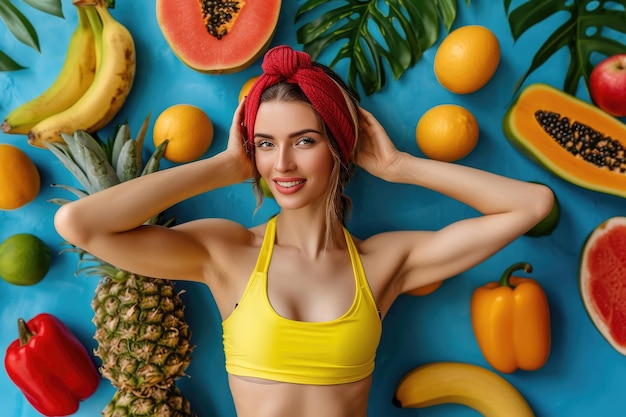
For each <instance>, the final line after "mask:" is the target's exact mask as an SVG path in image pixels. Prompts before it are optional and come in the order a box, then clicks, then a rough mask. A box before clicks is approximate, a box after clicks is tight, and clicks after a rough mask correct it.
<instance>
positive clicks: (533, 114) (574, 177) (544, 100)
mask: <svg viewBox="0 0 626 417" xmlns="http://www.w3.org/2000/svg"><path fill="white" fill-rule="evenodd" d="M537 112H543V113H542V114H541V115H542V117H546V115H549V114H550V113H553V114H556V115H558V117H557V119H556V121H557V122H560V123H563V124H564V123H567V124H568V125H569V128H570V130H571V131H570V132H569V134H573V133H572V132H573V131H574V130H575V128H573V127H572V126H574V123H575V122H576V123H577V124H579V125H582V126H583V128H584V129H587V130H586V132H587V136H591V135H592V134H594V133H597V134H600V135H601V136H602V137H603V138H602V139H604V140H599V141H597V143H595V144H594V147H595V149H596V151H597V153H606V154H609V155H610V157H611V158H614V159H615V158H617V159H618V161H617V167H616V166H615V164H614V166H612V168H611V169H610V168H608V167H607V164H605V163H603V162H597V161H596V162H594V160H593V158H588V160H586V159H584V157H583V155H582V154H580V153H577V152H575V151H574V152H571V151H570V150H567V149H566V147H564V146H563V145H562V144H560V143H559V140H557V139H555V138H553V137H551V136H550V133H549V131H550V128H547V129H544V126H542V125H541V123H540V121H539V120H538V119H537ZM552 117H554V116H552ZM564 117H565V118H567V119H566V120H565V121H564V120H563V119H562V118H564ZM554 121H555V120H554V119H553V120H552V122H554ZM543 122H544V125H545V124H546V123H545V119H544V120H543ZM562 126H563V125H562ZM502 127H503V131H504V134H505V136H506V138H507V139H508V140H509V142H511V144H512V145H513V146H514V147H515V148H517V149H518V150H519V151H520V152H522V153H523V154H524V155H526V156H527V157H529V158H530V159H531V160H533V161H534V162H536V163H538V164H539V165H540V166H542V167H543V168H544V169H546V170H548V171H549V172H551V173H553V174H554V175H557V176H558V177H560V178H562V179H564V180H566V181H569V182H571V183H572V184H575V185H578V186H580V187H583V188H587V189H590V190H594V191H598V192H602V193H607V194H613V195H617V196H620V197H626V173H625V172H624V171H626V164H623V162H624V155H623V149H624V148H626V125H624V124H623V123H622V122H621V121H620V120H618V119H617V118H615V117H613V116H611V115H609V114H608V113H606V112H604V111H603V110H601V109H599V108H597V107H596V106H594V105H592V104H589V103H587V102H585V101H583V100H581V99H579V98H576V97H574V96H572V95H570V94H567V93H565V92H563V91H560V90H558V89H556V88H554V87H552V86H549V85H547V84H541V83H537V84H530V85H529V86H527V87H526V88H524V90H523V91H522V92H521V93H520V95H519V96H518V97H517V99H516V100H515V102H514V103H513V104H512V105H511V107H510V108H509V109H508V110H507V112H506V114H505V116H504V118H503V121H502ZM584 129H583V130H584ZM590 132H591V133H590ZM575 135H576V139H577V140H579V139H580V138H579V135H580V133H575ZM583 136H585V135H583ZM593 140H594V141H596V140H597V138H595V139H593ZM596 151H594V152H596ZM620 152H622V153H620ZM620 158H621V159H620Z"/></svg>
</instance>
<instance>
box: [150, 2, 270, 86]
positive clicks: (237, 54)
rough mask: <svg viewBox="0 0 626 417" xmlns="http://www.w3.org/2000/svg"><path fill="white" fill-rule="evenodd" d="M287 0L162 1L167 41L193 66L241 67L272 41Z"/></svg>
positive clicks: (159, 9)
mask: <svg viewBox="0 0 626 417" xmlns="http://www.w3.org/2000/svg"><path fill="white" fill-rule="evenodd" d="M280 7H281V0H232V1H229V2H221V1H212V0H157V2H156V17H157V22H158V24H159V28H160V29H161V32H162V33H163V36H164V37H165V40H166V41H167V43H168V44H169V45H170V47H171V48H172V51H173V52H174V54H176V56H177V57H178V58H179V59H180V60H181V61H182V62H183V63H185V64H186V65H187V66H189V67H190V68H192V69H194V70H196V71H199V72H203V73H207V74H227V73H234V72H239V71H242V70H244V69H246V68H247V67H249V66H250V65H251V64H252V63H253V62H255V61H256V60H258V59H259V58H260V57H261V56H262V55H263V54H264V53H265V51H267V49H268V48H269V46H270V43H271V41H272V38H273V37H274V33H275V31H276V26H277V24H278V17H279V14H280Z"/></svg>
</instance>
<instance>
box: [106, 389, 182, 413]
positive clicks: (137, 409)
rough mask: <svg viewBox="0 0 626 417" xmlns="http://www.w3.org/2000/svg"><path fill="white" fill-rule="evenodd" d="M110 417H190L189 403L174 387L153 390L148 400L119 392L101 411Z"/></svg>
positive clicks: (130, 393) (125, 392)
mask: <svg viewBox="0 0 626 417" xmlns="http://www.w3.org/2000/svg"><path fill="white" fill-rule="evenodd" d="M103 415H105V416H110V417H126V416H172V417H185V416H189V415H191V411H190V407H189V402H188V401H187V400H186V399H185V397H184V396H183V395H182V393H181V392H180V390H179V389H178V388H177V387H176V385H172V386H170V387H169V388H167V389H160V388H155V389H153V392H152V395H151V396H150V397H148V398H143V397H138V396H137V395H135V394H134V393H133V392H130V391H125V390H119V391H117V392H116V393H115V395H113V399H112V400H111V402H110V403H109V404H108V405H107V407H106V408H105V409H104V411H103Z"/></svg>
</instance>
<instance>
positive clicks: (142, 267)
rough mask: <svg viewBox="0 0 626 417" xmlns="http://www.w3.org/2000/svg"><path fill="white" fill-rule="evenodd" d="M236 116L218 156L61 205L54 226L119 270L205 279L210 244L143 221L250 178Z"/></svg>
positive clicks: (189, 231)
mask: <svg viewBox="0 0 626 417" xmlns="http://www.w3.org/2000/svg"><path fill="white" fill-rule="evenodd" d="M241 109H242V106H241V105H240V106H239V107H238V108H237V111H236V112H235V116H234V118H233V123H232V126H231V130H230V137H229V142H228V146H227V149H226V150H224V151H223V152H221V153H219V154H217V155H215V156H214V157H211V158H207V159H203V160H199V161H195V162H191V163H188V164H184V165H179V166H177V167H174V168H170V169H166V170H163V171H158V172H155V173H152V174H150V175H146V176H143V177H138V178H136V179H133V180H131V181H126V182H123V183H121V184H119V185H116V186H114V187H111V188H108V189H106V190H103V191H100V192H98V193H95V194H93V195H90V196H88V197H85V198H82V199H79V200H77V201H74V202H71V203H67V204H65V205H63V206H62V207H61V208H60V209H59V210H58V211H57V213H56V215H55V219H54V224H55V227H56V229H57V231H58V233H59V234H60V235H61V236H62V237H63V238H65V239H66V240H67V241H68V242H70V243H72V244H73V245H76V246H78V247H80V248H82V249H83V250H86V251H87V252H89V253H91V254H92V255H94V256H97V257H99V258H101V259H103V260H105V261H107V262H110V263H111V264H114V265H116V266H118V267H120V268H123V269H126V270H129V271H132V272H136V273H140V274H146V275H150V276H154V277H167V278H172V277H174V278H180V279H197V280H199V279H202V274H201V272H202V270H203V266H202V263H203V262H206V259H207V255H208V254H207V253H206V251H207V248H206V245H203V244H201V243H200V241H199V239H197V238H195V237H194V232H193V229H192V228H190V227H184V228H180V229H177V228H176V227H173V228H166V227H161V226H148V225H144V222H145V221H146V220H147V219H149V218H151V217H152V216H155V215H157V214H159V213H161V212H163V211H164V210H165V209H167V208H169V207H171V206H173V205H175V204H177V203H179V202H181V201H183V200H185V199H188V198H190V197H193V196H195V195H198V194H201V193H204V192H207V191H210V190H213V189H217V188H220V187H225V186H228V185H231V184H235V183H238V182H241V181H244V180H246V179H248V178H250V177H251V175H252V173H253V170H252V163H251V162H250V160H249V159H248V158H247V157H246V155H245V151H244V148H243V145H242V143H243V142H242V138H241V134H240V132H239V124H240V123H241Z"/></svg>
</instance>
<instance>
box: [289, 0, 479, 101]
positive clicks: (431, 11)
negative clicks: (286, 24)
mask: <svg viewBox="0 0 626 417" xmlns="http://www.w3.org/2000/svg"><path fill="white" fill-rule="evenodd" d="M469 3H470V0H466V4H467V5H469ZM456 12H457V0H431V1H430V0H429V1H423V0H418V1H416V0H387V1H385V2H382V1H380V0H338V1H334V0H307V1H305V3H304V4H303V5H302V6H300V8H299V9H298V11H297V13H296V23H298V22H299V21H300V20H301V19H304V18H305V17H306V18H307V19H310V20H309V21H308V22H307V23H304V24H303V25H302V26H301V27H300V28H299V29H298V31H297V33H296V38H297V41H298V43H301V44H303V48H304V50H305V51H306V52H308V53H309V54H310V55H311V57H312V58H313V59H315V60H317V59H318V57H319V55H320V54H321V52H322V51H323V50H325V49H327V48H329V49H330V47H334V46H339V50H338V51H337V54H336V56H335V57H334V59H333V60H332V62H331V63H330V64H329V66H330V67H334V66H336V65H337V63H339V62H340V61H341V60H343V59H348V60H349V64H348V77H347V80H348V84H350V86H351V87H353V88H354V89H355V90H358V88H357V76H358V78H359V80H360V82H361V84H362V87H363V91H364V92H365V94H366V95H370V94H373V93H376V92H377V91H379V90H380V89H381V88H382V87H383V86H384V85H385V68H386V67H385V62H386V63H387V64H388V67H389V69H390V70H391V73H392V74H393V77H394V78H395V79H398V78H399V77H400V76H401V75H402V74H403V73H404V71H406V70H407V69H408V68H409V67H411V66H413V65H414V64H415V63H416V62H417V61H418V60H419V59H420V57H421V56H422V53H423V52H424V51H425V50H426V49H428V48H429V47H430V46H432V45H433V44H434V43H435V42H436V41H437V38H438V36H439V26H440V22H441V24H443V26H444V27H445V29H446V30H448V31H449V30H450V27H451V26H452V23H453V22H454V19H455V18H456Z"/></svg>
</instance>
